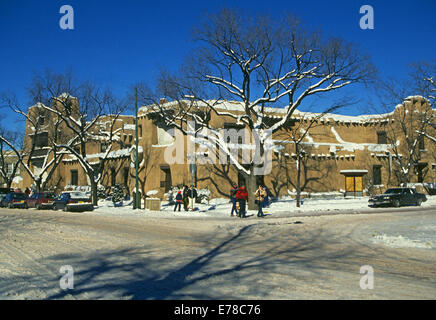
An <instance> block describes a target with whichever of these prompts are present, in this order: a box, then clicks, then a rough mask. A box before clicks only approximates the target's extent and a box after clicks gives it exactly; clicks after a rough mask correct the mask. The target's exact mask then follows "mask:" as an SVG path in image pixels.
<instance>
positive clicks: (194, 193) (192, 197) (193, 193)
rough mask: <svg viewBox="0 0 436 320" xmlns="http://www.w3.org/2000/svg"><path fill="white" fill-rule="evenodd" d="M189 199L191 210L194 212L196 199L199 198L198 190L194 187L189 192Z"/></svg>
mask: <svg viewBox="0 0 436 320" xmlns="http://www.w3.org/2000/svg"><path fill="white" fill-rule="evenodd" d="M188 197H189V208H190V209H191V210H192V211H194V204H195V199H196V198H197V190H196V189H195V188H194V186H193V185H191V187H190V188H189V190H188Z"/></svg>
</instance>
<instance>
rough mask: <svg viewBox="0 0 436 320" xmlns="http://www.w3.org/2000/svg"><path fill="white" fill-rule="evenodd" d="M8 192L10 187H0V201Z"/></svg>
mask: <svg viewBox="0 0 436 320" xmlns="http://www.w3.org/2000/svg"><path fill="white" fill-rule="evenodd" d="M10 192H11V189H9V188H0V203H1V201H2V200H3V198H4V197H6V195H7V194H8V193H10Z"/></svg>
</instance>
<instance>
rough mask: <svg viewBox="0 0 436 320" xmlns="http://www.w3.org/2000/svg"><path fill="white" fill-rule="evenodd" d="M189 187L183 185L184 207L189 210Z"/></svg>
mask: <svg viewBox="0 0 436 320" xmlns="http://www.w3.org/2000/svg"><path fill="white" fill-rule="evenodd" d="M188 192H189V188H188V186H187V185H185V186H184V187H183V209H185V211H188V204H189V196H188Z"/></svg>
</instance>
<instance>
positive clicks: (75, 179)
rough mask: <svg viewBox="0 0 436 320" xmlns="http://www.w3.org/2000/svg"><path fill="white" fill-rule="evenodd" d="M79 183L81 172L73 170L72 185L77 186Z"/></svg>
mask: <svg viewBox="0 0 436 320" xmlns="http://www.w3.org/2000/svg"><path fill="white" fill-rule="evenodd" d="M78 184H79V173H78V171H77V170H71V185H72V186H77V185H78Z"/></svg>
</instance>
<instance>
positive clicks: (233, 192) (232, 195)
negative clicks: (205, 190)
mask: <svg viewBox="0 0 436 320" xmlns="http://www.w3.org/2000/svg"><path fill="white" fill-rule="evenodd" d="M238 190H239V189H238V187H237V186H236V184H234V183H233V184H232V188H231V189H230V200H231V201H232V211H231V212H230V216H231V217H233V212H236V215H237V216H238V215H239V214H238V209H237V208H236V202H237V199H236V193H237V192H238Z"/></svg>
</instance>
